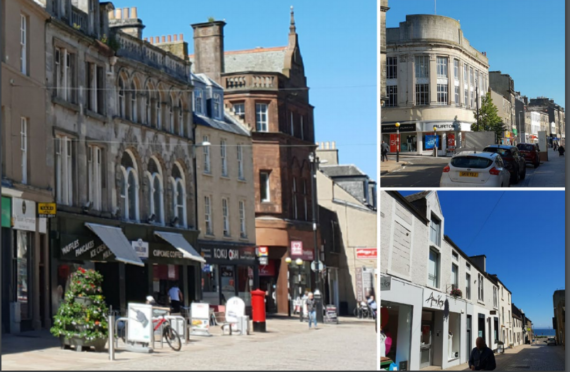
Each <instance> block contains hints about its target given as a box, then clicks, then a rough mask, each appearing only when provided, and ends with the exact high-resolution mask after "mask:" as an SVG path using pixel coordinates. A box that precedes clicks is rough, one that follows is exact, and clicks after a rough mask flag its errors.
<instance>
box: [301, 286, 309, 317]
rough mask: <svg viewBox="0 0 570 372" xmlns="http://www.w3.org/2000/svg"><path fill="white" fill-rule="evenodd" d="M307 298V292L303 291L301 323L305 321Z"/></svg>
mask: <svg viewBox="0 0 570 372" xmlns="http://www.w3.org/2000/svg"><path fill="white" fill-rule="evenodd" d="M307 298H309V291H305V293H304V294H303V297H301V311H300V313H301V322H303V320H304V319H305V313H306V309H307Z"/></svg>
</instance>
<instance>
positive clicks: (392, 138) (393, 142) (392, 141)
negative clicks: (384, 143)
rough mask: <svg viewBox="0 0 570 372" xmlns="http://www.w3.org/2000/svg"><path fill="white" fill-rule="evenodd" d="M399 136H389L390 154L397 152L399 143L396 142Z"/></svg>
mask: <svg viewBox="0 0 570 372" xmlns="http://www.w3.org/2000/svg"><path fill="white" fill-rule="evenodd" d="M398 137H399V134H390V152H396V151H398V146H399V145H400V141H398Z"/></svg>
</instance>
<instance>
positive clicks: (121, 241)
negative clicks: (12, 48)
mask: <svg viewBox="0 0 570 372" xmlns="http://www.w3.org/2000/svg"><path fill="white" fill-rule="evenodd" d="M85 226H86V227H87V228H88V229H89V230H91V231H93V233H94V234H95V235H97V236H98V237H99V239H101V240H102V241H103V243H105V245H106V246H107V248H109V250H111V252H113V254H114V255H115V260H117V261H119V262H124V263H126V264H131V265H136V266H144V263H143V262H142V261H141V259H140V258H139V257H138V256H137V253H136V252H135V250H134V249H133V247H132V245H131V243H130V242H129V240H128V239H127V237H126V236H125V234H124V233H123V231H122V230H121V229H120V228H118V227H113V226H105V225H99V224H96V223H89V222H86V223H85Z"/></svg>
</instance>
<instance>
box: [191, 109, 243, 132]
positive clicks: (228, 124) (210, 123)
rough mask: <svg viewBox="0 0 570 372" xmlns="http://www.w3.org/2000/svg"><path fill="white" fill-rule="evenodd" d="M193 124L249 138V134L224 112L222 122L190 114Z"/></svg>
mask: <svg viewBox="0 0 570 372" xmlns="http://www.w3.org/2000/svg"><path fill="white" fill-rule="evenodd" d="M192 116H193V119H194V123H196V124H197V125H203V126H206V127H210V128H214V129H218V130H223V131H226V132H230V133H235V134H239V135H242V136H248V137H249V136H250V134H249V132H248V131H247V130H245V128H243V127H242V125H241V124H239V123H237V122H236V121H235V120H234V119H233V118H232V117H231V116H229V115H228V114H227V113H226V112H225V111H224V120H223V121H222V120H217V119H212V118H210V117H208V116H204V115H197V114H196V113H192Z"/></svg>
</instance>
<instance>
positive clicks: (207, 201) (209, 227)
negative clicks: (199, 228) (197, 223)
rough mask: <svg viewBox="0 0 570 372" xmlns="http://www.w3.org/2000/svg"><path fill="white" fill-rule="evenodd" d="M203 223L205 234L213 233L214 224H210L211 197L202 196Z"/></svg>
mask: <svg viewBox="0 0 570 372" xmlns="http://www.w3.org/2000/svg"><path fill="white" fill-rule="evenodd" d="M204 223H205V225H206V235H214V226H213V225H212V197H211V196H210V195H205V196H204Z"/></svg>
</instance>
